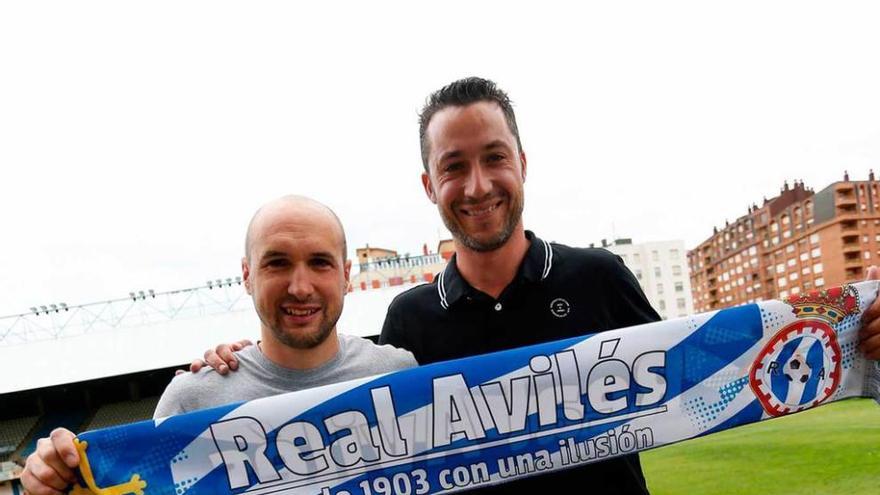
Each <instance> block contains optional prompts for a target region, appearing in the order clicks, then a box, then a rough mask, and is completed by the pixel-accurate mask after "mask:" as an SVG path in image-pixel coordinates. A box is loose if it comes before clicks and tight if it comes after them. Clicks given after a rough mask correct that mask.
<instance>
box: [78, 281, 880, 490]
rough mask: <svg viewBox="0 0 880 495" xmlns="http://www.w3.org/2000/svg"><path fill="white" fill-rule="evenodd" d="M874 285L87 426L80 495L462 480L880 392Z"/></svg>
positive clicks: (589, 458)
mask: <svg viewBox="0 0 880 495" xmlns="http://www.w3.org/2000/svg"><path fill="white" fill-rule="evenodd" d="M877 289H878V283H877V282H862V283H857V284H853V285H846V286H843V287H835V288H830V289H826V290H817V291H812V292H808V293H801V294H796V295H792V296H791V297H789V298H787V299H786V300H785V301H766V302H759V303H757V304H749V305H745V306H738V307H734V308H729V309H723V310H720V311H715V312H709V313H703V314H698V315H694V316H689V317H685V318H679V319H675V320H667V321H661V322H656V323H651V324H646V325H639V326H636V327H630V328H624V329H619V330H612V331H605V332H601V333H598V334H592V335H585V336H583V337H577V338H571V339H567V340H561V341H556V342H549V343H545V344H540V345H534V346H529V347H524V348H519V349H514V350H508V351H503V352H496V353H492V354H487V355H482V356H474V357H469V358H465V359H458V360H454V361H447V362H442V363H436V364H432V365H428V366H421V367H418V368H412V369H407V370H403V371H398V372H395V373H389V374H386V375H380V376H373V377H368V378H362V379H357V380H353V381H348V382H344V383H337V384H333V385H328V386H325V387H319V388H315V389H310V390H303V391H299V392H293V393H290V394H285V395H281V396H277V397H269V398H265V399H259V400H254V401H250V402H244V403H239V404H233V405H227V406H222V407H217V408H213V409H206V410H202V411H196V412H192V413H189V414H184V415H180V416H174V417H169V418H162V419H157V420H150V421H143V422H139V423H134V424H130V425H124V426H119V427H114V428H108V429H103V430H97V431H90V432H86V433H83V434H81V435H79V437H78V439H77V449H78V450H79V452H80V455H81V459H82V464H81V467H80V474H81V478H82V485H81V486H76V487H74V489H73V491H72V493H80V494H81V493H96V494H103V495H121V494H128V493H132V494H141V493H147V494H174V495H198V494H212V495H213V494H222V493H236V494H238V493H247V494H249V495H270V494H272V495H275V494H321V495H388V494H392V493H393V494H401V495H408V494H413V495H422V494H429V493H437V492H447V491H457V490H463V489H470V488H474V487H478V486H486V485H490V484H499V483H505V482H507V481H510V480H514V479H517V478H520V477H524V476H539V475H541V474H542V473H547V472H550V471H554V470H559V469H571V468H575V469H576V468H577V466H578V465H581V464H584V463H590V462H598V461H602V460H604V459H609V458H612V457H615V456H620V455H624V454H629V453H633V452H639V451H642V450H646V449H651V448H654V447H659V446H662V445H667V444H670V443H674V442H680V441H682V440H687V439H689V438H694V437H698V436H702V435H707V434H711V433H714V432H717V431H721V430H725V429H728V428H734V427H736V426H739V425H744V424H748V423H753V422H756V421H761V420H766V419H771V418H775V417H778V416H783V415H786V414H791V413H796V412H799V411H802V410H805V409H809V408H811V407H815V406H818V405H820V404H824V403H828V402H832V401H837V400H842V399H846V398H849V397H859V396H864V397H873V398H874V399H877V400H880V362H875V361H867V360H866V359H864V358H863V357H862V356H861V355H860V354H859V352H858V350H857V344H858V338H857V333H858V330H859V328H860V326H861V316H862V313H863V312H864V311H865V309H866V308H867V307H868V306H869V305H870V304H871V302H873V301H874V299H875V298H876V296H877ZM585 330H589V329H585ZM535 331H536V332H539V331H540V329H538V328H536V329H535Z"/></svg>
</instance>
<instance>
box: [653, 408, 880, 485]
mask: <svg viewBox="0 0 880 495" xmlns="http://www.w3.org/2000/svg"><path fill="white" fill-rule="evenodd" d="M641 458H642V466H643V468H644V471H645V477H646V478H647V479H648V487H649V488H650V490H651V493H652V494H653V495H670V494H691V493H707V494H719V495H720V494H765V493H766V494H772V495H785V494H792V495H795V494H796V495H808V494H823V495H825V494H845V495H861V494H864V495H878V494H880V406H878V405H877V404H876V403H875V402H874V401H873V400H869V399H851V400H846V401H842V402H838V403H834V404H829V405H826V406H822V407H819V408H817V409H814V410H810V411H805V412H803V413H799V414H795V415H793V416H787V417H783V418H779V419H773V420H770V421H764V422H761V423H758V424H753V425H749V426H744V427H740V428H735V429H733V430H728V431H724V432H721V433H717V434H715V435H710V436H708V437H704V438H698V439H695V440H690V441H687V442H684V443H680V444H676V445H670V446H667V447H663V448H660V449H655V450H651V451H649V452H645V453H643V454H642V455H641Z"/></svg>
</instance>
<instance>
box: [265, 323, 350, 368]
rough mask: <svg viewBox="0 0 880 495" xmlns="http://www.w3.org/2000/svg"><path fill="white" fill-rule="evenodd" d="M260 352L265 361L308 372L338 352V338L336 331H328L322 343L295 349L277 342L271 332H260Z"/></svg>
mask: <svg viewBox="0 0 880 495" xmlns="http://www.w3.org/2000/svg"><path fill="white" fill-rule="evenodd" d="M261 334H262V341H260V343H259V345H260V351H261V352H262V353H263V355H264V356H266V359H268V360H269V361H272V362H273V363H275V364H277V365H278V366H281V367H282V368H288V369H292V370H308V369H312V368H317V367H319V366H321V365H322V364H325V363H327V362H329V361H330V360H331V359H333V358H334V357H335V356H336V353H337V352H339V338H338V337H337V336H336V329H335V328H334V329H333V330H331V331H330V334H329V335H327V338H326V339H324V341H323V342H321V343H320V344H318V345H317V346H315V347H312V348H310V349H297V348H295V347H291V346H289V345H287V344H285V343H283V342H281V341H279V340H278V339H277V338H276V337H275V335H274V334H273V333H272V331H271V330H269V329H267V328H265V327H264V328H263V329H262V331H261Z"/></svg>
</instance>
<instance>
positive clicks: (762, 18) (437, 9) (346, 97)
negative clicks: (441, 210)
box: [0, 0, 880, 315]
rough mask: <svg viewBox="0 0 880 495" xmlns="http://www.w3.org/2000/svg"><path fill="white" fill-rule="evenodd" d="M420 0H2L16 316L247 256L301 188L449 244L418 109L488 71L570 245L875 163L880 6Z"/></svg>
mask: <svg viewBox="0 0 880 495" xmlns="http://www.w3.org/2000/svg"><path fill="white" fill-rule="evenodd" d="M423 3H424V2H399V3H389V2H377V1H373V2H310V3H309V4H308V6H306V5H304V2H219V1H210V2H183V1H179V0H178V1H173V2H161V1H150V2H137V3H134V2H118V1H109V2H83V1H80V2H40V1H21V2H3V3H2V4H0V170H2V175H0V280H2V281H3V283H2V284H0V315H9V314H13V313H19V312H25V311H27V308H28V307H30V306H32V305H39V304H49V303H57V302H61V301H64V302H66V303H68V304H77V303H84V302H92V301H96V300H101V299H107V298H115V297H120V296H124V295H125V294H127V293H128V291H129V290H133V289H134V290H137V289H144V290H145V289H155V290H157V291H162V290H170V289H177V288H183V287H190V286H194V285H199V284H202V283H204V281H205V280H206V279H208V278H211V279H213V278H218V277H224V278H225V277H229V276H235V275H237V274H238V271H239V264H238V263H239V261H238V260H239V258H240V256H241V254H242V244H243V236H244V229H245V226H246V223H247V221H248V219H249V218H250V215H251V214H252V213H253V211H254V210H255V209H256V208H257V207H258V206H259V205H260V204H261V203H263V202H265V201H266V200H268V199H271V198H273V197H276V196H280V195H282V194H287V193H299V194H306V195H309V196H313V197H315V198H317V199H319V200H321V201H324V202H326V203H327V204H329V205H330V206H332V207H333V208H335V209H336V211H337V212H338V213H339V215H340V217H341V218H342V220H343V222H344V224H345V226H346V228H347V231H348V236H349V248H350V253H351V254H352V255H353V253H354V248H355V247H359V246H363V245H364V244H366V243H369V244H371V245H374V246H382V247H389V248H394V249H397V250H398V251H400V252H402V253H404V252H411V253H414V254H415V253H417V252H419V251H420V250H421V246H422V244H423V243H428V244H429V246H431V247H435V246H436V242H437V240H438V239H439V238H441V237H446V236H447V235H448V234H447V233H446V231H445V230H444V229H443V227H442V223H441V221H440V220H439V217H438V215H437V213H436V210H435V209H434V207H433V205H432V204H431V203H429V202H428V200H427V199H426V198H425V196H424V193H423V191H422V188H421V185H420V182H419V173H420V171H421V162H420V156H419V148H418V139H417V136H418V133H417V113H418V111H419V108H420V106H421V104H422V103H423V102H424V99H425V97H426V96H427V95H428V93H430V92H431V91H432V90H434V89H437V88H438V87H440V86H442V85H443V84H445V83H447V82H450V81H452V80H454V79H457V78H460V77H463V76H468V75H480V76H484V77H488V78H491V79H494V80H495V81H497V82H498V83H499V84H500V85H501V87H503V88H505V89H506V90H507V91H508V92H509V94H510V96H511V97H512V99H513V100H514V103H515V108H516V111H517V117H518V121H519V126H520V132H521V135H522V140H523V146H524V148H525V151H526V153H527V155H528V158H529V169H528V178H527V181H526V211H525V221H526V227H527V228H530V229H532V230H535V231H536V232H537V233H538V235H540V236H542V237H544V238H546V239H549V240H555V241H559V242H565V243H567V244H572V245H587V244H589V243H591V242H599V241H600V239H602V238H611V237H612V236H615V235H616V236H618V237H632V238H633V239H634V240H635V241H636V242H640V241H652V240H669V239H681V240H683V241H684V242H685V245H686V247H688V248H691V247H693V246H695V245H696V244H697V243H699V242H700V241H702V240H703V239H705V238H706V237H708V236H709V235H711V233H712V227H713V226H718V225H723V223H724V220H725V219H730V220H732V219H734V218H736V217H738V216H740V215H742V214H744V213H746V208H747V206H748V205H749V204H751V203H752V202H756V203H759V202H760V201H761V200H762V198H763V197H764V196H767V197H772V196H773V195H775V194H776V193H778V191H779V188H780V187H781V186H782V183H783V181H784V180H788V181H789V182H791V181H792V180H794V179H802V180H804V181H805V182H806V184H807V185H808V186H811V187H813V188H815V189H816V190H819V189H821V188H823V187H825V186H826V185H828V184H830V183H831V182H833V181H836V180H840V179H841V178H842V176H843V171H844V170H845V169H847V170H849V172H850V175H851V177H852V178H854V179H864V178H866V177H867V175H868V170H869V169H870V168H875V169H877V171H878V172H880V90H878V88H880V62H878V61H880V53H878V52H880V28H878V26H880V7H877V6H875V5H876V2H864V3H853V2H835V3H817V2H802V1H798V2H768V1H760V2H725V3H724V4H721V3H720V2H718V3H716V2H705V1H696V2H645V3H635V2H595V3H588V4H587V5H583V6H578V7H570V6H568V5H566V4H561V3H560V4H555V3H553V2H546V1H542V2H537V1H533V2H529V3H528V4H525V5H521V6H517V5H516V4H512V3H511V2H476V1H468V2H456V1H448V0H445V1H443V2H432V3H431V4H430V5H431V6H429V7H428V6H422V4H423ZM710 4H711V5H710Z"/></svg>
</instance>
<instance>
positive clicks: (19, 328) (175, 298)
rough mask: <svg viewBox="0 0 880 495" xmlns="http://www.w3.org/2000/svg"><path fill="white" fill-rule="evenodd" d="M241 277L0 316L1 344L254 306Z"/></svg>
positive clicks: (3, 345)
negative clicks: (197, 285)
mask: <svg viewBox="0 0 880 495" xmlns="http://www.w3.org/2000/svg"><path fill="white" fill-rule="evenodd" d="M246 295H247V293H246V292H245V291H244V288H243V287H242V286H241V277H235V278H234V279H232V278H227V279H225V280H224V279H217V280H209V281H208V282H207V283H206V284H205V285H202V286H199V287H192V288H188V289H181V290H172V291H168V292H154V291H153V290H148V291H146V292H144V291H137V292H129V296H128V297H124V298H120V299H113V300H110V301H101V302H94V303H88V304H81V305H78V306H68V305H67V304H65V303H59V304H49V305H46V306H35V307H32V308H30V309H31V311H30V312H29V313H22V314H17V315H10V316H5V317H0V347H8V346H15V345H21V344H28V343H31V342H37V341H41V340H52V339H61V338H67V337H75V336H78V335H87V334H92V333H99V332H108V331H113V330H118V329H122V328H131V327H138V326H145V325H151V324H157V323H163V322H167V321H171V320H181V319H189V318H200V317H204V316H210V315H216V314H223V313H230V312H237V311H246V310H253V308H252V306H251V303H250V298H249V297H245V296H246Z"/></svg>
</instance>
